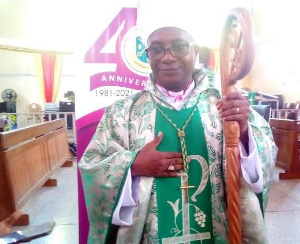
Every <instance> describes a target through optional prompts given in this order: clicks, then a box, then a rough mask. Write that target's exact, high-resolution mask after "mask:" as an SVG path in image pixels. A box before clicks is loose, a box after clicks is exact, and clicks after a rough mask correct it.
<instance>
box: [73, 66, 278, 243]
mask: <svg viewBox="0 0 300 244" xmlns="http://www.w3.org/2000/svg"><path fill="white" fill-rule="evenodd" d="M193 78H194V81H195V83H196V87H195V89H194V90H193V92H192V95H191V98H190V99H189V101H188V102H187V103H186V104H185V105H184V107H183V108H182V110H184V109H189V108H192V107H193V106H195V104H196V106H197V112H196V113H195V115H194V116H199V119H200V120H201V123H202V125H203V132H204V136H205V139H206V150H207V158H206V159H205V160H204V161H205V162H206V163H207V166H208V172H209V176H208V181H209V182H208V183H207V185H208V186H209V187H210V189H209V191H208V192H210V194H211V196H210V197H209V198H206V199H207V204H208V205H209V206H210V207H211V216H208V217H207V218H208V219H211V221H212V230H210V232H211V233H212V236H213V238H212V239H211V243H228V240H227V216H226V168H225V165H226V158H225V156H224V154H223V152H224V138H223V130H222V129H223V127H222V122H221V120H220V117H219V111H218V110H217V108H216V104H217V102H218V101H219V100H220V99H221V97H220V94H219V91H218V90H216V89H214V88H211V87H209V86H208V84H207V83H206V82H205V81H207V79H204V78H205V74H204V73H203V72H202V71H201V70H195V71H194V75H193ZM198 98H199V101H198ZM158 105H161V106H163V107H165V108H166V109H173V107H172V106H171V105H170V104H168V103H166V100H165V99H164V96H163V95H162V94H161V93H160V92H159V91H158V90H157V89H156V86H155V84H154V83H153V77H152V76H151V75H150V78H149V82H148V85H147V87H146V88H145V90H143V91H141V92H138V93H136V94H134V95H133V96H131V97H128V98H126V99H123V100H119V101H117V102H115V103H114V104H113V105H111V106H109V107H107V109H106V112H105V114H104V115H103V117H102V119H101V121H100V123H99V125H98V127H97V130H96V133H95V134H94V136H93V138H92V140H91V142H90V144H89V145H88V147H87V149H86V151H85V153H84V154H83V156H82V158H81V160H80V162H79V168H80V171H81V176H82V181H83V186H84V192H85V199H86V206H87V210H88V217H89V222H90V230H89V239H88V243H106V238H107V233H108V230H109V228H110V223H111V221H112V215H113V212H114V209H115V208H116V204H117V202H118V200H119V198H120V194H121V192H122V187H123V185H124V182H125V180H126V177H127V173H128V170H129V169H130V167H131V164H132V163H133V161H134V159H135V156H136V154H137V153H138V152H139V151H140V150H141V148H143V147H144V146H145V145H146V144H147V143H149V142H150V141H152V140H153V139H154V138H155V136H156V133H157V131H156V126H158V125H157V124H156V122H157V121H156V117H157V115H158V113H159V111H158V110H157V106H158ZM165 123H166V124H165V125H166V126H171V125H170V123H168V122H165ZM249 123H250V125H251V129H252V133H253V136H254V140H255V142H256V144H257V149H258V153H259V155H260V159H261V163H262V167H263V169H262V171H263V182H264V185H263V191H262V193H261V194H259V195H257V194H255V193H254V192H253V191H252V190H251V189H250V188H249V186H248V185H247V183H246V182H245V180H244V179H242V178H241V185H242V187H241V207H242V226H243V227H242V228H243V229H242V231H243V243H267V240H266V237H265V234H266V232H265V231H264V223H263V221H264V220H263V214H262V211H261V210H263V211H264V209H265V207H266V203H267V197H268V192H269V189H270V185H271V180H272V170H273V167H274V165H275V158H276V153H277V148H276V146H275V144H274V141H273V136H272V132H271V129H270V127H269V125H268V123H267V122H266V121H265V120H264V119H263V118H262V117H261V116H260V115H258V114H257V113H256V112H255V111H252V110H251V111H250V116H249ZM165 136H167V135H164V137H165ZM193 136H194V137H196V138H197V135H193ZM199 140H200V137H199ZM199 174H200V172H199ZM156 184H157V182H156V181H155V179H153V178H151V177H143V176H142V177H140V182H139V189H138V191H139V203H138V205H137V206H136V208H135V211H134V216H133V224H132V225H131V226H122V227H120V228H119V232H118V240H117V243H161V241H162V240H160V239H159V230H158V226H159V224H158V221H157V216H159V214H158V211H157V209H158V206H157V203H158V201H157V191H156ZM172 204H173V205H172ZM172 204H171V205H172V206H173V209H175V208H176V206H177V205H176V204H177V203H176V202H172ZM196 207H198V208H199V206H196ZM208 209H209V208H208ZM166 243H167V242H166ZM173 243H174V242H173ZM191 243H200V242H199V241H198V242H191Z"/></svg>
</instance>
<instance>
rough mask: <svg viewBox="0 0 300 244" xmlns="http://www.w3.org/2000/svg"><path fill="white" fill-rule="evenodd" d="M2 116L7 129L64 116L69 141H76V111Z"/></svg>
mask: <svg viewBox="0 0 300 244" xmlns="http://www.w3.org/2000/svg"><path fill="white" fill-rule="evenodd" d="M0 116H1V117H2V118H4V119H5V120H6V126H5V130H6V131H9V130H13V129H21V128H25V127H27V126H31V125H35V124H40V123H43V122H46V121H53V120H56V119H58V118H63V119H64V120H65V123H66V129H67V131H68V139H69V142H70V143H76V124H75V112H51V113H46V112H42V113H1V114H0Z"/></svg>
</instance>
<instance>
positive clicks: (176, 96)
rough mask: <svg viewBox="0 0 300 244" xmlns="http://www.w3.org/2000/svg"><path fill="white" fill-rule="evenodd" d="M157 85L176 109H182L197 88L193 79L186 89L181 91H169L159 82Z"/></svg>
mask: <svg viewBox="0 0 300 244" xmlns="http://www.w3.org/2000/svg"><path fill="white" fill-rule="evenodd" d="M155 85H156V87H157V89H158V90H159V91H160V93H161V94H162V95H163V96H164V97H165V99H166V100H167V102H168V103H169V104H171V105H172V106H173V107H174V108H176V110H180V109H181V108H182V107H183V105H184V104H185V102H186V101H187V100H188V99H189V98H190V95H191V92H192V91H193V89H194V88H195V82H194V81H193V80H192V81H191V82H190V83H189V84H188V86H187V87H186V88H185V89H184V90H182V91H179V92H172V91H168V90H166V89H165V88H164V87H162V86H160V85H158V84H157V83H155Z"/></svg>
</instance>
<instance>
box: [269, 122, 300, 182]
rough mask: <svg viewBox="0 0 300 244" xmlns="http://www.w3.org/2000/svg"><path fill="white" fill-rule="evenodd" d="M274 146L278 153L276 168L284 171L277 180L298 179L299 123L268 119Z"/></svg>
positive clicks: (299, 175) (299, 163) (299, 168)
mask: <svg viewBox="0 0 300 244" xmlns="http://www.w3.org/2000/svg"><path fill="white" fill-rule="evenodd" d="M270 126H271V128H272V132H273V136H274V140H275V144H276V145H277V147H278V149H279V151H278V155H277V160H276V161H277V162H276V166H278V167H280V168H283V169H285V172H284V173H280V174H279V179H281V180H286V179H300V162H299V141H298V133H299V132H300V121H296V120H289V119H275V118H271V119H270Z"/></svg>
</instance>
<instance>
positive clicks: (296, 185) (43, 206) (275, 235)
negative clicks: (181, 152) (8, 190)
mask: <svg viewBox="0 0 300 244" xmlns="http://www.w3.org/2000/svg"><path fill="white" fill-rule="evenodd" d="M281 171H282V170H281V169H279V168H275V172H274V182H273V185H272V188H271V192H270V198H269V202H268V205H267V212H266V216H265V219H266V229H267V233H268V236H269V243H270V244H283V243H292V244H295V243H300V180H286V181H279V179H278V174H279V172H281ZM54 176H55V178H57V180H58V186H57V187H52V188H50V187H48V188H41V189H40V190H38V192H37V193H36V194H35V195H34V196H33V197H32V198H31V199H30V200H29V201H28V202H27V203H26V205H25V206H24V207H23V208H22V209H23V211H24V212H26V213H29V214H30V225H38V224H42V223H45V222H47V221H55V222H56V225H55V227H54V229H53V231H52V233H51V234H50V235H48V236H45V237H42V238H39V239H36V240H33V241H31V242H30V243H32V244H77V243H78V211H77V169H76V163H75V164H74V166H73V167H71V168H60V169H59V170H58V171H57V172H56V173H55V175H54Z"/></svg>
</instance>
